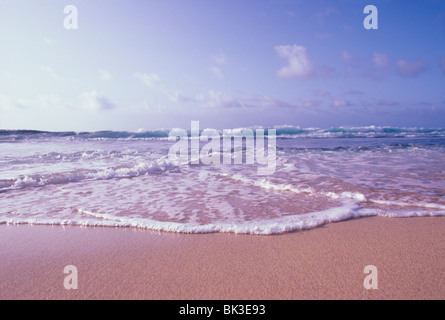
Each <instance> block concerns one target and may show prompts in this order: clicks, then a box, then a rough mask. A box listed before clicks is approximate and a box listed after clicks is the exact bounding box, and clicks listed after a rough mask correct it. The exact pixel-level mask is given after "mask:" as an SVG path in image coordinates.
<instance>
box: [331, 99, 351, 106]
mask: <svg viewBox="0 0 445 320" xmlns="http://www.w3.org/2000/svg"><path fill="white" fill-rule="evenodd" d="M332 105H333V106H334V107H337V108H343V107H349V106H351V103H350V102H349V101H348V100H345V99H341V98H335V99H334V100H333V101H332Z"/></svg>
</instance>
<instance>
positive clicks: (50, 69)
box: [40, 66, 62, 81]
mask: <svg viewBox="0 0 445 320" xmlns="http://www.w3.org/2000/svg"><path fill="white" fill-rule="evenodd" d="M40 69H41V70H43V71H45V72H46V73H48V74H49V75H50V76H51V77H53V78H54V79H55V80H57V81H59V80H62V77H61V76H59V75H58V74H57V73H56V72H55V71H54V69H53V68H51V67H50V66H41V67H40Z"/></svg>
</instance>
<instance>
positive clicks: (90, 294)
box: [0, 217, 445, 300]
mask: <svg viewBox="0 0 445 320" xmlns="http://www.w3.org/2000/svg"><path fill="white" fill-rule="evenodd" d="M444 236H445V218H443V217H418V218H385V217H369V218H360V219H352V220H347V221H342V222H338V223H328V224H325V225H323V226H321V227H317V228H314V229H310V230H304V231H297V232H291V233H284V234H279V235H239V234H230V233H209V234H180V233H168V232H153V231H147V230H141V229H136V228H110V227H96V228H94V227H88V228H86V227H78V226H71V227H63V226H40V225H7V224H3V225H0V239H1V241H0V299H160V300H164V299H168V300H170V299H179V300H194V299H204V300H209V299H212V300H213V299H216V300H219V299H224V300H226V299H231V300H251V299H258V300H264V299H271V300H287V299H291V300H299V299H354V300H355V299H444V298H445V268H444V267H445V244H444V241H443V240H444V239H445V237H444ZM67 265H74V266H76V268H77V270H78V289H77V290H67V289H65V287H64V278H65V277H67V274H64V273H63V271H64V268H65V266H67ZM367 265H373V266H375V267H376V268H377V270H378V289H371V290H367V289H365V288H364V285H363V282H364V279H365V277H366V276H367V274H365V273H364V268H365V266H367Z"/></svg>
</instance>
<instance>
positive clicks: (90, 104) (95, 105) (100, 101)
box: [80, 90, 116, 111]
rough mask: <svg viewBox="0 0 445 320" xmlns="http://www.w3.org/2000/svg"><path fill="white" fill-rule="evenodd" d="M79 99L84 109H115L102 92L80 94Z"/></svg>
mask: <svg viewBox="0 0 445 320" xmlns="http://www.w3.org/2000/svg"><path fill="white" fill-rule="evenodd" d="M80 99H81V101H82V105H83V106H84V107H85V108H88V109H92V110H99V111H105V110H111V109H114V108H115V107H116V105H115V104H114V103H113V102H112V101H110V99H108V98H107V97H106V96H105V95H104V94H103V93H102V92H96V91H94V90H93V91H90V92H84V93H83V94H81V96H80Z"/></svg>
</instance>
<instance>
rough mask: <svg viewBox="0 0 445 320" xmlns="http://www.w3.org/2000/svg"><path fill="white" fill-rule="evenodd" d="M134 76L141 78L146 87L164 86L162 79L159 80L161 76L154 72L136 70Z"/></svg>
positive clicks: (158, 87)
mask: <svg viewBox="0 0 445 320" xmlns="http://www.w3.org/2000/svg"><path fill="white" fill-rule="evenodd" d="M134 75H135V77H136V78H138V79H139V80H141V81H142V82H143V83H144V84H145V85H146V86H147V87H150V88H154V89H158V90H160V89H163V88H165V83H164V81H162V80H161V78H160V77H159V76H158V75H157V74H155V73H150V74H146V73H139V72H136V73H135V74H134Z"/></svg>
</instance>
